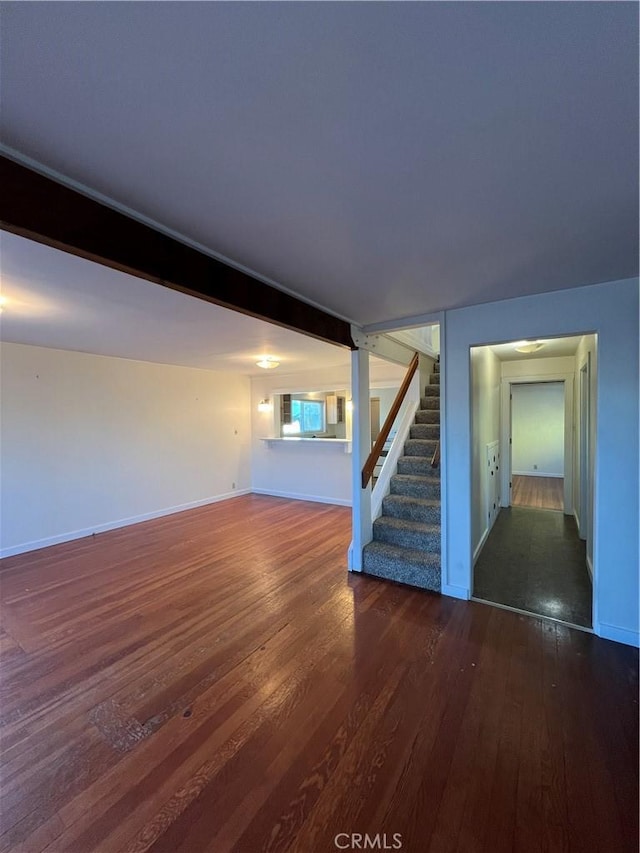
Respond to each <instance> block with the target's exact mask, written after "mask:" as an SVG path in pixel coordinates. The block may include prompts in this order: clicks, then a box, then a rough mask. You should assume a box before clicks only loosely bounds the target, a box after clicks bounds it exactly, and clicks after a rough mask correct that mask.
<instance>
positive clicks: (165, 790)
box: [0, 496, 638, 853]
mask: <svg viewBox="0 0 640 853" xmlns="http://www.w3.org/2000/svg"><path fill="white" fill-rule="evenodd" d="M349 526H350V515H349V510H348V509H346V508H342V507H333V506H326V505H321V504H309V503H301V502H295V501H287V500H283V499H278V498H269V497H265V496H246V497H240V498H236V499H234V500H232V501H228V502H225V503H219V504H214V505H212V506H210V507H203V508H201V509H196V510H192V511H189V512H184V513H180V514H177V515H174V516H169V517H166V518H164V519H159V520H155V521H150V522H145V523H143V524H139V525H136V526H133V527H128V528H124V529H121V530H116V531H111V532H109V533H103V534H100V535H98V536H95V537H92V538H88V539H83V540H78V541H76V542H73V543H69V544H65V545H58V546H55V547H52V548H48V549H45V550H41V551H37V552H33V553H32V554H26V555H22V556H18V557H12V558H9V559H6V560H4V561H3V563H2V573H1V580H2V598H3V607H2V628H1V630H2V633H1V634H0V647H1V650H2V691H3V692H2V706H1V710H2V720H1V722H2V762H3V765H2V800H1V804H2V812H3V814H2V833H3V834H2V835H1V837H0V851H4V853H9V852H10V853H18V851H20V853H27V851H28V853H42V851H46V852H47V853H64V852H65V851H73V853H90V851H99V853H112V852H113V853H115V851H126V852H127V853H142V851H147V850H149V851H154V853H160V851H171V853H174V851H183V853H204V851H212V853H224V851H230V850H235V851H242V853H253V851H285V850H291V851H300V853H315V851H318V853H320V852H321V851H331V850H336V849H339V848H338V846H337V845H336V843H335V838H336V835H337V834H338V833H361V834H362V833H369V834H371V835H374V834H375V833H386V834H387V837H386V841H387V844H391V843H392V839H393V834H394V833H399V834H400V835H401V836H402V848H401V849H402V850H407V851H434V853H443V851H464V853H469V851H491V853H499V852H500V851H505V853H507V851H533V850H539V851H542V850H546V851H547V850H548V851H556V850H557V851H576V853H578V851H579V853H589V851H614V850H615V851H616V853H620V851H636V850H637V838H638V813H637V798H638V786H637V766H638V751H637V750H638V704H637V697H638V692H637V687H638V684H637V655H636V653H635V652H634V650H632V649H630V648H628V647H625V646H621V645H617V644H615V643H610V642H606V641H603V640H599V639H597V638H595V637H593V636H592V635H589V634H585V633H581V632H578V631H572V630H570V629H568V628H565V627H564V626H560V625H556V624H553V623H549V622H545V621H542V620H539V619H535V618H528V617H524V616H521V615H519V614H515V613H511V612H508V611H504V610H500V609H497V608H492V607H488V606H485V605H482V604H476V603H472V602H463V601H456V600H454V599H450V598H445V597H441V596H438V595H434V594H430V593H425V592H422V591H418V590H413V589H409V588H404V587H399V586H394V585H392V584H387V583H384V582H382V581H378V580H376V579H373V578H368V577H364V576H359V575H348V574H347V572H346V568H345V552H346V548H347V545H348V542H349V532H350V530H349ZM347 841H348V839H347ZM381 842H382V839H381V838H380V843H381ZM338 843H339V844H344V843H346V842H345V836H341V837H340V838H339V839H338ZM360 844H361V845H362V844H363V842H362V841H361V842H360ZM347 849H349V848H347ZM356 849H357V848H356Z"/></svg>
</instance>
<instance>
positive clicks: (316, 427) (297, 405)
mask: <svg viewBox="0 0 640 853" xmlns="http://www.w3.org/2000/svg"><path fill="white" fill-rule="evenodd" d="M291 423H292V424H296V423H297V424H298V425H299V428H298V429H296V430H295V431H296V432H297V433H298V434H299V435H304V434H305V433H319V432H324V431H325V429H326V427H325V403H324V400H296V399H293V400H291Z"/></svg>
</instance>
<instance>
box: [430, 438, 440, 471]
mask: <svg viewBox="0 0 640 853" xmlns="http://www.w3.org/2000/svg"><path fill="white" fill-rule="evenodd" d="M431 467H432V468H439V467H440V442H438V443H437V444H436V449H435V450H434V451H433V456H432V457H431Z"/></svg>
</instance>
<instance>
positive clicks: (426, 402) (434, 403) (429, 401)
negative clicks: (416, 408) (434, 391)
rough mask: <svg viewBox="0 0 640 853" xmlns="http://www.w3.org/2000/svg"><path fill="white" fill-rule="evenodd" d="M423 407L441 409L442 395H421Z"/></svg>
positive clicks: (421, 405) (421, 406)
mask: <svg viewBox="0 0 640 853" xmlns="http://www.w3.org/2000/svg"><path fill="white" fill-rule="evenodd" d="M420 408H421V409H437V410H438V411H440V397H421V398H420Z"/></svg>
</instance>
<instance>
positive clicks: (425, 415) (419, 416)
mask: <svg viewBox="0 0 640 853" xmlns="http://www.w3.org/2000/svg"><path fill="white" fill-rule="evenodd" d="M416 423H417V424H438V425H439V424H440V409H418V411H417V412H416Z"/></svg>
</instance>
